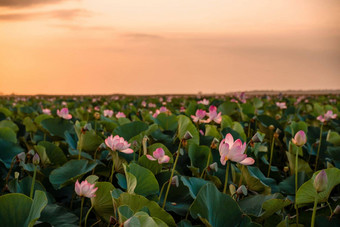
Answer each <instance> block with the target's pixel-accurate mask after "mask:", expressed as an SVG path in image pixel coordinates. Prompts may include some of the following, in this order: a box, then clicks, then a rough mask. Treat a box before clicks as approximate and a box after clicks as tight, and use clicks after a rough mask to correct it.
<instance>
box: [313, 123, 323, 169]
mask: <svg viewBox="0 0 340 227" xmlns="http://www.w3.org/2000/svg"><path fill="white" fill-rule="evenodd" d="M322 129H323V124H321V127H320V138H319V146H318V151H317V153H316V160H315V169H314V171H316V170H317V169H318V160H319V155H320V148H321V141H322Z"/></svg>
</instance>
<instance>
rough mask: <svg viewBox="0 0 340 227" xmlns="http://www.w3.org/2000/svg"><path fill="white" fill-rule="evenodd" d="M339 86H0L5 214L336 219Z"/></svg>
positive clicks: (34, 221)
mask: <svg viewBox="0 0 340 227" xmlns="http://www.w3.org/2000/svg"><path fill="white" fill-rule="evenodd" d="M339 110H340V98H339V96H337V95H329V96H327V95H324V96H312V95H309V96H308V95H305V96H288V95H287V96H285V95H275V96H274V95H273V96H267V95H264V96H257V97H256V96H249V97H246V95H245V94H244V93H241V94H238V95H234V96H207V97H200V96H157V97H156V96H138V97H134V96H91V97H90V96H67V97H66V96H64V97H61V96H27V97H24V96H3V97H0V174H1V178H0V186H1V194H0V226H5V227H14V226H19V227H22V226H33V225H34V226H56V227H58V226H150V227H152V226H188V227H189V226H323V227H324V226H340V187H339V184H340V169H339V168H340V120H339V117H338V115H339Z"/></svg>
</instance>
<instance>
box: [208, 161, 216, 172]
mask: <svg viewBox="0 0 340 227" xmlns="http://www.w3.org/2000/svg"><path fill="white" fill-rule="evenodd" d="M209 169H210V170H212V171H214V172H217V171H218V166H217V162H214V163H212V164H210V165H209Z"/></svg>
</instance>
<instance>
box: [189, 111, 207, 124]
mask: <svg viewBox="0 0 340 227" xmlns="http://www.w3.org/2000/svg"><path fill="white" fill-rule="evenodd" d="M206 115H207V112H206V111H205V110H201V109H199V110H196V115H191V118H192V120H193V121H194V122H195V123H196V122H201V121H202V120H203V118H204V117H205V116H206Z"/></svg>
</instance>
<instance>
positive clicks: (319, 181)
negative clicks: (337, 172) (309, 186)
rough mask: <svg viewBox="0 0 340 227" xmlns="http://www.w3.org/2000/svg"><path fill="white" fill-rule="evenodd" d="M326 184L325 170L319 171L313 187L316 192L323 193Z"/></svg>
mask: <svg viewBox="0 0 340 227" xmlns="http://www.w3.org/2000/svg"><path fill="white" fill-rule="evenodd" d="M327 184H328V178H327V173H326V171H325V170H321V171H320V172H319V173H318V175H316V177H315V179H314V183H313V186H314V188H315V189H316V191H317V192H318V193H319V192H323V191H325V190H326V188H327Z"/></svg>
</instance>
